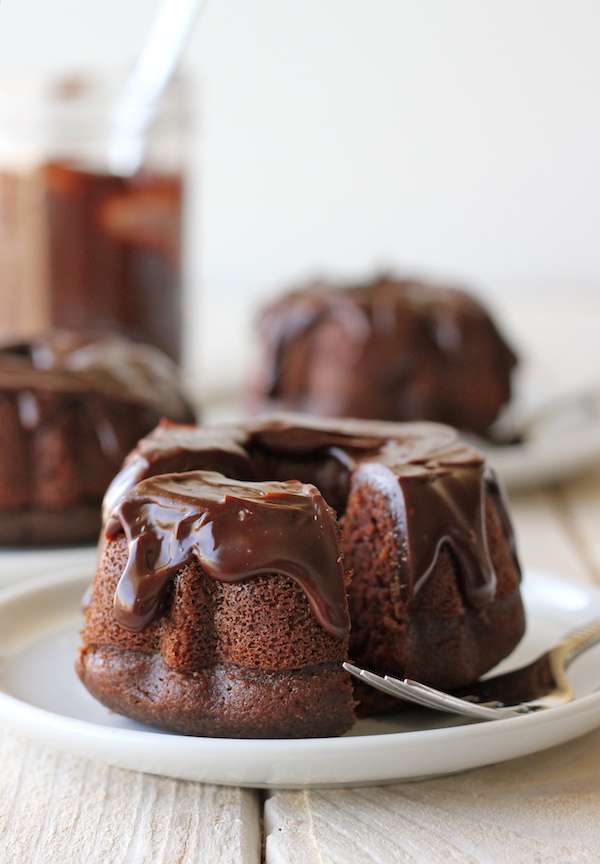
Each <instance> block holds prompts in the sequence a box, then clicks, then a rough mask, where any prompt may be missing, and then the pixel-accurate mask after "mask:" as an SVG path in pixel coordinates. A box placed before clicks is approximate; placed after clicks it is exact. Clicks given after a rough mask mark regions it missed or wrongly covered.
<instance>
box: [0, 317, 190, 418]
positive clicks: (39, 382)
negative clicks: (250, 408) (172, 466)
mask: <svg viewBox="0 0 600 864" xmlns="http://www.w3.org/2000/svg"><path fill="white" fill-rule="evenodd" d="M177 378H178V372H177V368H176V366H175V364H174V363H173V362H172V361H171V360H170V359H169V358H168V357H167V356H166V355H164V354H163V353H162V352H161V351H159V350H158V349H156V348H153V347H151V346H149V345H141V344H137V343H134V342H130V341H129V340H126V339H123V338H121V337H119V336H106V337H102V338H95V337H91V336H86V335H84V334H80V333H74V332H71V331H67V330H55V331H52V332H51V333H48V334H47V335H45V336H43V337H39V338H36V339H33V340H31V341H30V342H13V343H10V342H8V343H5V344H3V345H2V346H0V387H2V388H9V389H18V390H28V391H31V390H35V389H39V390H43V391H47V390H55V391H64V392H70V391H81V390H96V391H100V392H101V393H104V394H106V395H107V396H110V397H112V398H115V399H120V400H124V401H130V402H138V403H140V404H142V405H147V406H150V407H152V408H153V409H154V410H155V411H156V412H157V413H158V414H159V416H160V415H166V416H169V417H171V418H172V419H174V420H179V421H180V422H186V421H189V422H191V421H192V419H193V415H192V412H191V409H190V408H189V406H188V405H187V403H186V401H185V400H184V398H183V396H182V395H181V393H180V392H179V390H178V388H177Z"/></svg>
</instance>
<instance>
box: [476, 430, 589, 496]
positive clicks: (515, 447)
mask: <svg viewBox="0 0 600 864" xmlns="http://www.w3.org/2000/svg"><path fill="white" fill-rule="evenodd" d="M477 447H478V448H479V449H480V450H482V451H484V453H485V454H486V456H487V457H488V459H489V461H490V463H491V464H492V465H493V466H494V468H495V469H496V471H497V472H498V474H499V475H500V477H502V480H503V482H504V485H505V486H506V488H507V489H508V490H509V492H521V491H525V490H527V489H535V488H537V487H538V486H546V485H549V484H550V483H558V482H560V481H561V480H567V479H568V478H569V477H573V476H575V475H577V474H581V473H583V472H584V471H586V470H587V469H589V468H590V467H592V466H594V465H597V464H599V463H600V418H599V417H595V416H589V417H580V418H579V421H578V422H572V423H569V424H568V425H566V426H565V427H564V428H562V429H558V428H556V427H549V426H547V427H542V426H540V427H539V428H538V429H537V430H535V431H534V432H533V433H532V435H531V437H530V438H529V439H528V440H526V441H523V442H522V443H520V444H507V445H504V446H492V445H489V444H486V443H483V442H481V441H477Z"/></svg>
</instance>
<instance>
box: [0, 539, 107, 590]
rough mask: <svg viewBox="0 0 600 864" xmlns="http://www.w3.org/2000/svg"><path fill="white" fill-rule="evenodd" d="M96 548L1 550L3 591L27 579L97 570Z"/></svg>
mask: <svg viewBox="0 0 600 864" xmlns="http://www.w3.org/2000/svg"><path fill="white" fill-rule="evenodd" d="M97 556H98V551H97V549H96V547H95V546H74V547H68V548H65V547H62V548H57V549H55V548H45V549H5V550H2V551H0V588H5V587H7V586H9V585H20V584H21V583H22V582H23V581H24V580H25V579H30V578H32V577H35V576H39V575H40V574H44V575H48V574H49V573H56V572H57V571H60V572H65V571H66V570H71V569H79V572H81V570H82V568H84V569H88V570H89V569H90V568H93V567H94V564H95V562H96V558H97Z"/></svg>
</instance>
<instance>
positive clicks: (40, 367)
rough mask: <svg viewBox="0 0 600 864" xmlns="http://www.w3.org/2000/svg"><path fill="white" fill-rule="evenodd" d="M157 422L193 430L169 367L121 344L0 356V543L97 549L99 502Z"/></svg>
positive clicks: (40, 346) (43, 341) (22, 349)
mask: <svg viewBox="0 0 600 864" xmlns="http://www.w3.org/2000/svg"><path fill="white" fill-rule="evenodd" d="M161 417H169V418H171V419H172V420H174V421H178V422H182V423H185V422H193V421H194V415H193V412H192V410H191V408H190V407H189V406H188V404H187V403H186V401H185V400H184V398H183V396H182V395H180V391H179V390H178V388H177V376H176V367H175V365H174V364H173V363H172V361H170V360H169V359H168V358H167V357H166V356H165V355H163V354H162V353H161V352H160V351H158V350H157V349H155V348H151V347H149V346H146V345H138V344H134V343H132V342H129V341H126V340H125V339H122V338H120V337H116V336H111V337H105V338H102V339H93V338H88V337H85V336H82V335H80V334H75V333H72V332H69V331H55V332H52V333H50V334H49V335H47V336H44V337H41V338H38V339H34V340H32V341H30V342H18V343H17V342H14V343H5V344H3V345H2V347H0V543H2V544H10V545H19V546H31V545H41V544H44V545H45V544H68V543H90V542H96V541H97V538H98V532H99V530H100V527H101V519H100V511H101V505H102V497H103V495H104V493H105V491H106V489H107V487H108V485H109V483H110V481H111V480H112V478H113V477H114V476H115V474H116V473H117V472H118V470H119V468H120V466H121V464H122V462H123V459H124V458H125V456H126V454H127V453H128V452H129V451H130V450H131V448H132V447H134V446H135V444H136V442H137V441H138V440H139V439H140V438H141V437H142V436H143V435H146V434H147V433H148V432H149V431H150V430H151V429H153V428H154V427H155V426H156V424H157V423H158V421H159V420H160V418H161Z"/></svg>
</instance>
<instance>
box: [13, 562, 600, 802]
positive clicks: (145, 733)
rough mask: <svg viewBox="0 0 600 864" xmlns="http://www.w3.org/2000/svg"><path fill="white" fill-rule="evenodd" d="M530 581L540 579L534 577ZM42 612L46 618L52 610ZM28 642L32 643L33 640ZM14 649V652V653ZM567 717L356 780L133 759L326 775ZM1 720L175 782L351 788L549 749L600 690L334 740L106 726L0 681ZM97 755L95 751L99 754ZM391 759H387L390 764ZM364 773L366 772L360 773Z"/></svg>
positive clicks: (577, 730) (593, 722) (592, 592)
mask: <svg viewBox="0 0 600 864" xmlns="http://www.w3.org/2000/svg"><path fill="white" fill-rule="evenodd" d="M533 573H534V571H529V579H531V578H532V575H533ZM552 576H553V578H554V579H555V580H558V581H559V582H560V583H562V584H566V585H569V586H571V587H573V583H570V582H568V581H566V580H564V579H560V577H557V576H556V575H555V574H552ZM89 578H90V574H89V573H86V572H83V568H81V567H80V568H77V567H67V568H65V569H64V570H62V571H59V570H55V571H53V572H52V573H49V574H47V575H42V576H36V577H32V578H30V579H27V580H26V581H24V582H22V583H21V584H19V585H14V586H11V587H5V588H3V589H1V590H0V615H1V614H2V613H3V612H5V610H6V607H7V606H10V604H11V603H15V602H17V603H18V602H24V601H25V600H26V598H27V597H28V596H29V597H30V598H31V602H33V601H34V600H35V598H39V595H40V594H42V593H44V592H47V591H50V592H52V591H57V590H60V589H68V588H69V587H71V588H72V590H73V591H74V590H75V585H78V586H79V588H81V587H82V586H84V585H85V583H86V582H87V581H89ZM536 578H541V577H539V576H537V577H536ZM577 588H579V589H581V590H582V591H584V592H585V594H586V595H588V596H589V597H591V598H592V599H594V598H595V599H596V601H597V602H600V589H598V588H596V587H595V586H593V585H589V586H588V585H585V586H583V585H580V584H579V583H578V584H577ZM48 615H49V617H51V612H49V613H48ZM58 623H59V622H58V620H57V619H56V625H55V629H58ZM60 626H64V619H63V620H62V622H61V623H60ZM27 644H31V640H30V641H28V642H27ZM15 653H17V654H18V651H17V652H15ZM2 656H3V657H5V656H10V652H9V653H8V654H6V653H5V652H3V654H2ZM588 715H589V716H588ZM573 717H576V718H579V721H580V722H579V724H573V725H572V728H571V730H570V732H572V733H573V734H568V735H563V734H560V736H559V737H558V738H557V735H556V734H554V735H550V739H551V741H550V743H547V742H546V741H545V739H544V736H543V735H542V734H539V735H538V738H539V740H538V744H539V746H531V742H530V743H529V744H525V745H524V747H525V749H524V747H523V746H521V747H514V746H513V747H512V748H509V752H508V755H501V756H500V757H498V756H495V757H494V758H493V759H490V760H485V759H484V760H483V761H482V760H481V759H480V758H477V759H475V760H468V763H469V764H462V760H461V765H460V766H459V767H449V768H448V767H445V768H444V769H443V770H441V771H434V772H431V771H427V772H425V773H420V774H419V773H415V772H409V773H403V772H402V771H398V770H396V769H395V768H390V771H389V772H384V774H385V776H382V774H381V772H380V771H377V772H371V773H369V771H368V770H367V771H365V772H363V774H361V775H360V777H357V778H356V779H353V778H350V777H345V778H344V777H341V778H339V779H335V778H334V777H332V776H329V777H325V778H323V777H322V778H321V779H320V780H319V779H316V780H315V781H313V780H310V779H308V780H299V779H297V778H294V779H291V780H290V781H286V780H285V779H282V778H281V777H279V778H278V777H277V774H275V775H271V776H270V777H269V776H267V775H268V772H266V773H265V772H264V771H263V774H262V775H261V774H260V771H259V772H258V774H257V773H256V772H255V773H254V774H252V772H250V775H247V776H242V775H240V776H237V777H229V776H226V772H225V774H224V775H223V776H222V777H220V778H219V777H216V776H214V772H213V774H210V772H208V776H207V775H206V774H204V775H203V773H202V770H201V769H200V771H198V770H197V767H194V769H193V770H192V769H190V770H188V771H181V770H178V771H176V772H174V773H171V772H167V773H166V772H165V771H164V770H163V769H161V768H160V766H158V770H157V766H153V765H152V764H150V763H149V764H148V765H140V763H139V760H138V759H137V758H136V756H138V755H140V756H141V755H143V751H144V750H146V749H148V748H152V747H157V745H158V744H159V743H160V747H159V748H158V749H159V750H160V751H161V756H162V761H163V762H164V761H168V759H169V758H172V757H173V756H174V755H177V754H178V753H179V752H180V751H181V750H182V749H183V750H184V751H186V754H187V757H188V758H189V759H190V760H196V759H199V757H202V756H204V755H205V752H204V751H206V750H207V749H210V750H211V751H212V754H213V756H219V755H221V754H223V753H226V752H229V753H231V751H233V757H234V758H235V759H242V760H247V759H248V758H249V757H252V760H253V761H258V762H263V761H264V760H265V757H271V762H272V761H273V760H276V759H277V758H281V757H282V756H286V757H291V758H292V760H294V759H296V760H298V759H300V757H304V758H306V755H307V751H308V755H309V756H310V758H311V759H312V760H313V761H315V760H317V761H322V760H324V764H323V766H322V770H321V773H325V774H327V771H331V768H332V766H333V763H334V762H335V760H336V759H342V758H343V757H347V756H350V755H352V756H354V757H355V758H358V759H359V760H360V759H361V758H364V757H366V756H369V755H373V753H374V752H377V751H379V750H380V749H382V750H385V751H387V752H389V753H392V752H393V751H396V750H398V749H399V750H400V751H402V750H403V749H407V748H409V747H411V746H414V747H419V746H422V745H423V744H424V743H429V744H430V745H432V746H442V745H447V746H448V747H449V748H452V747H453V745H454V746H457V745H460V744H463V743H465V742H472V743H475V742H481V741H488V740H490V739H495V740H496V741H498V740H499V739H500V738H506V737H507V736H509V735H510V737H511V738H513V739H514V738H515V737H516V736H515V735H514V733H516V732H518V731H521V732H523V733H524V735H525V737H526V738H527V737H528V733H531V732H532V731H533V733H534V734H535V732H536V730H540V729H544V727H546V731H548V730H549V729H550V728H551V727H554V729H555V730H556V727H558V726H561V727H564V726H565V725H566V726H568V725H569V724H570V722H571V721H572V720H573ZM586 717H588V720H587V721H586V722H585V723H582V722H581V721H582V720H584V719H585V718H586ZM0 718H1V719H3V720H4V721H5V722H7V723H8V724H9V725H10V726H13V727H16V728H17V729H18V730H20V731H26V734H28V735H29V736H30V737H34V738H36V739H38V740H43V741H45V742H46V743H47V744H50V745H52V746H54V747H56V748H57V749H60V750H67V751H70V752H74V753H76V754H77V755H80V756H84V757H85V756H86V755H87V758H100V759H102V760H103V761H105V762H108V763H109V764H112V765H115V766H118V767H123V768H129V769H131V770H138V771H145V772H148V773H155V774H159V775H162V776H170V777H172V778H176V779H177V778H178V779H188V780H196V781H199V782H208V783H217V784H223V785H235V786H247V787H256V788H316V787H323V786H326V787H335V786H357V785H365V784H369V785H376V784H378V783H394V782H397V783H399V782H406V781H411V780H416V779H421V778H422V777H425V776H433V775H437V774H450V773H457V772H459V771H463V770H468V769H470V768H473V767H483V766H484V765H488V764H493V763H495V762H501V761H507V760H508V759H512V758H517V757H518V756H521V755H526V754H529V753H534V752H537V751H539V750H544V749H546V748H547V747H551V746H554V744H556V743H561V742H566V741H568V740H571V739H572V738H575V737H578V736H579V735H581V734H584V733H585V732H586V731H591V729H593V728H595V727H596V726H598V725H600V691H596V692H593V693H590V694H587V695H585V696H581V697H580V698H579V699H577V700H575V701H574V702H571V703H568V704H566V705H562V706H559V707H557V708H553V709H551V710H549V711H547V712H546V711H544V712H539V713H535V714H530V715H524V716H522V717H517V718H512V719H511V720H510V727H508V726H505V725H504V724H503V723H501V722H498V723H474V724H470V723H465V724H462V725H459V726H452V727H441V728H433V729H424V730H409V731H404V732H385V733H383V732H382V733H374V734H368V735H360V734H358V735H350V736H342V737H337V738H305V739H235V738H209V737H192V736H182V735H173V734H171V733H168V732H164V731H161V730H159V729H152V728H148V730H146V729H124V728H119V727H112V726H105V725H103V724H100V723H96V722H93V721H90V720H85V719H80V718H77V717H69V716H67V715H65V714H59V713H56V712H55V711H52V710H49V709H46V708H43V707H40V706H37V705H35V704H33V703H31V702H28V701H25V700H23V699H21V698H19V697H18V696H13V695H11V694H10V693H8V692H6V690H5V689H4V683H3V681H2V680H1V679H0ZM74 738H75V739H77V740H76V741H73V740H72V739H74ZM67 739H68V740H67ZM543 739H544V740H543ZM90 742H94V743H95V744H96V745H97V747H96V752H94V753H93V754H91V753H89V752H87V753H86V744H89V743H90ZM182 742H185V743H182ZM400 742H403V743H400ZM117 751H118V752H117ZM515 751H516V752H515ZM99 753H100V755H98V754H99ZM401 756H402V754H401V753H400V756H399V757H398V758H401ZM128 757H129V758H128ZM180 758H181V757H180ZM213 761H214V759H213ZM392 761H393V760H392V759H390V762H392ZM450 761H452V760H450ZM242 773H243V772H242ZM364 774H366V775H369V776H363V775H364Z"/></svg>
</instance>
